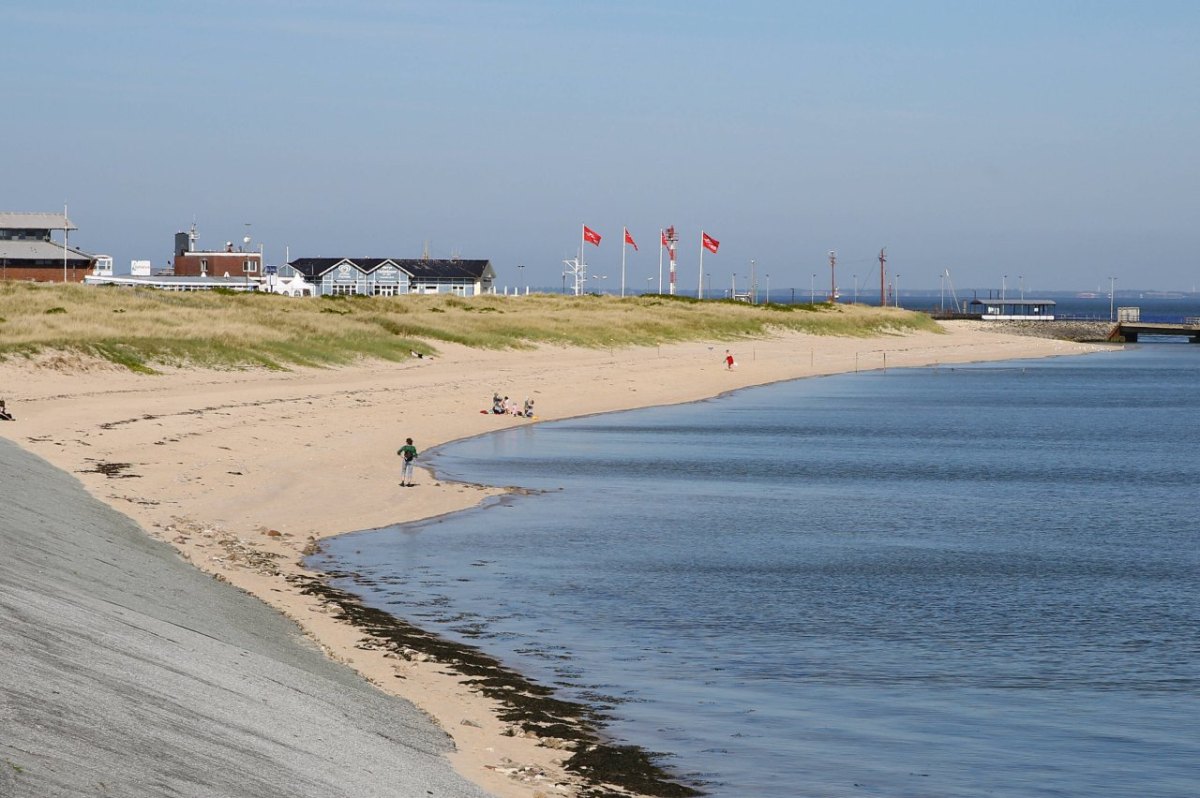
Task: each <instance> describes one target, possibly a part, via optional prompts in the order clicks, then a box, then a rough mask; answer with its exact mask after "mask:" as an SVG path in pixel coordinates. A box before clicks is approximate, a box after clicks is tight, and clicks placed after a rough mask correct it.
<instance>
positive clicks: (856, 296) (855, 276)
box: [851, 274, 858, 305]
mask: <svg viewBox="0 0 1200 798" xmlns="http://www.w3.org/2000/svg"><path fill="white" fill-rule="evenodd" d="M851 276H852V277H853V278H854V304H856V305H857V304H858V275H857V274H855V275H851Z"/></svg>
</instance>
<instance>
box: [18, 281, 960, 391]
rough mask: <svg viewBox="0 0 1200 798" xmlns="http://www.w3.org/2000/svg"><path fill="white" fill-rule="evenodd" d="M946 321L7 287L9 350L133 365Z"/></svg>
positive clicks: (577, 302)
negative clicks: (444, 344) (447, 345)
mask: <svg viewBox="0 0 1200 798" xmlns="http://www.w3.org/2000/svg"><path fill="white" fill-rule="evenodd" d="M933 329H937V325H936V324H935V323H934V322H933V321H931V320H930V319H929V318H928V317H926V316H924V315H922V314H916V313H910V312H906V311H902V310H894V309H887V308H885V309H880V308H870V307H864V306H848V305H826V304H818V305H795V306H791V305H760V306H752V305H747V304H744V303H739V302H729V301H705V302H698V301H696V300H694V299H685V298H681V297H665V296H645V297H627V298H624V299H621V298H618V297H612V296H584V297H567V296H559V295H554V294H535V295H531V296H521V297H515V296H509V297H505V296H482V297H471V298H458V297H451V296H445V295H440V296H401V297H338V298H334V297H322V298H317V299H312V298H305V299H295V298H290V297H282V296H272V295H267V294H261V295H260V294H229V293H212V292H197V293H177V292H167V291H157V290H153V289H125V288H112V287H86V286H80V285H39V284H34V283H25V282H0V358H12V357H20V356H27V357H28V356H35V355H38V354H42V353H46V352H68V353H78V354H81V355H85V356H88V355H90V356H97V357H100V358H103V359H105V360H109V361H112V362H114V363H119V364H121V365H124V366H126V367H127V368H129V369H132V370H135V371H144V372H152V371H154V369H155V367H156V366H200V367H206V368H246V367H266V368H278V369H284V368H288V367H291V366H322V365H336V364H342V363H349V362H353V361H355V360H358V359H361V358H378V359H383V360H399V359H403V358H407V357H411V353H412V352H414V351H415V352H420V353H423V354H433V353H435V352H436V351H437V349H436V346H437V344H438V342H446V341H448V342H454V343H458V344H463V345H465V346H470V347H478V348H485V349H504V348H525V347H531V346H537V345H539V344H559V345H564V346H582V347H593V348H595V347H622V346H634V345H653V344H658V343H668V342H675V341H689V340H691V341H694V340H717V341H736V340H739V339H748V338H754V337H763V336H768V335H771V334H772V333H773V332H776V331H783V330H795V331H802V332H808V333H813V334H817V335H837V336H873V335H884V334H891V333H899V332H906V331H913V330H933Z"/></svg>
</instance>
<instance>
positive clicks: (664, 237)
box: [658, 230, 671, 247]
mask: <svg viewBox="0 0 1200 798" xmlns="http://www.w3.org/2000/svg"><path fill="white" fill-rule="evenodd" d="M658 232H659V233H660V234H661V235H662V245H663V246H664V247H669V246H671V245H670V244H668V243H667V231H666V230H659V231H658Z"/></svg>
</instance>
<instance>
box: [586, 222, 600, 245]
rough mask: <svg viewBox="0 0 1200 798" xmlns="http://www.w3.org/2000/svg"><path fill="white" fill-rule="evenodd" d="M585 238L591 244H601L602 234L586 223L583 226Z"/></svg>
mask: <svg viewBox="0 0 1200 798" xmlns="http://www.w3.org/2000/svg"><path fill="white" fill-rule="evenodd" d="M583 240H584V241H586V242H588V243H589V244H595V245H596V246H600V234H599V233H597V232H596V231H595V230H593V229H592V228H590V227H588V226H587V225H586V224H585V225H584V226H583Z"/></svg>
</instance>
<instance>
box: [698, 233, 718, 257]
mask: <svg viewBox="0 0 1200 798" xmlns="http://www.w3.org/2000/svg"><path fill="white" fill-rule="evenodd" d="M700 235H702V236H704V238H703V243H704V248H705V249H707V250H708V251H709V252H712V253H713V254H716V252H717V250H718V249H719V248H720V246H721V242H720V241H718V240H717V239H715V238H713V237H712V236H710V235H709V234H708V233H701V234H700Z"/></svg>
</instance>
